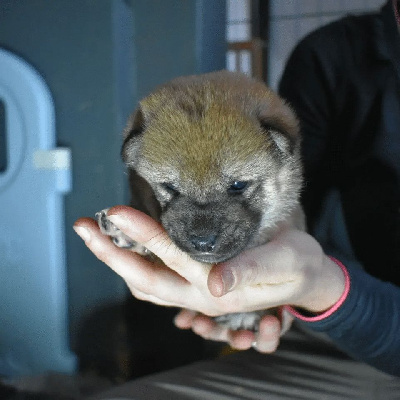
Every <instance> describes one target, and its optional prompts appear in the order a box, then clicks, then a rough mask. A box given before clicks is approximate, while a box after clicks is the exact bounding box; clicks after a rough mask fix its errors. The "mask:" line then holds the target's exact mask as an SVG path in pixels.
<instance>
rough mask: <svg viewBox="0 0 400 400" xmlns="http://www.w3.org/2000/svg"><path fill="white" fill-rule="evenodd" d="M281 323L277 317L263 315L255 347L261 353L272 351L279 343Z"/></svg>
mask: <svg viewBox="0 0 400 400" xmlns="http://www.w3.org/2000/svg"><path fill="white" fill-rule="evenodd" d="M280 332H281V324H280V321H279V319H278V318H277V317H275V316H273V315H265V316H264V317H263V318H262V319H261V321H260V325H259V331H258V334H257V337H256V346H254V347H255V349H256V350H257V351H259V352H261V353H273V352H274V351H275V350H276V349H277V348H278V345H279V340H280Z"/></svg>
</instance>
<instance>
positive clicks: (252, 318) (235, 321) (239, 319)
mask: <svg viewBox="0 0 400 400" xmlns="http://www.w3.org/2000/svg"><path fill="white" fill-rule="evenodd" d="M264 314H265V311H254V312H246V313H232V314H225V315H220V316H218V317H214V321H215V322H216V323H217V324H219V325H221V326H224V327H226V328H229V329H232V330H234V331H238V330H241V329H245V330H250V331H253V332H257V331H258V325H259V323H260V319H261V317H262V316H263V315H264Z"/></svg>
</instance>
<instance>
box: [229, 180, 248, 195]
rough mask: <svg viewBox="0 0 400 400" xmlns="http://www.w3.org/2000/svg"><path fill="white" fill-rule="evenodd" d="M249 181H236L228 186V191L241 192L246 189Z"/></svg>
mask: <svg viewBox="0 0 400 400" xmlns="http://www.w3.org/2000/svg"><path fill="white" fill-rule="evenodd" d="M247 184H248V182H244V181H234V182H233V183H232V184H231V186H229V188H228V193H232V194H241V193H243V192H244V191H245V189H246V187H247Z"/></svg>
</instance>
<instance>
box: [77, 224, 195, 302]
mask: <svg viewBox="0 0 400 400" xmlns="http://www.w3.org/2000/svg"><path fill="white" fill-rule="evenodd" d="M74 229H75V230H76V232H77V233H78V235H80V236H81V237H82V239H83V240H84V241H85V244H86V245H87V247H88V248H89V249H90V250H91V251H92V252H93V253H94V254H95V256H96V257H97V258H98V259H99V260H101V261H103V262H104V263H105V264H107V265H108V266H109V267H110V268H111V269H112V270H114V271H115V272H116V273H117V274H118V275H120V276H121V277H122V278H123V279H124V280H125V281H126V282H127V283H129V285H131V286H134V287H135V288H136V289H137V290H139V291H141V292H142V293H146V294H152V293H160V297H164V299H165V300H166V301H171V299H172V298H176V294H177V293H180V291H181V292H182V296H187V295H188V293H187V292H186V289H187V288H188V286H189V284H188V282H187V281H186V280H185V279H184V278H182V277H181V276H179V275H178V274H177V273H176V272H175V271H172V270H170V269H169V268H167V267H165V266H164V265H160V264H155V263H152V262H150V261H148V260H145V259H144V258H143V257H141V256H140V255H139V254H136V253H134V252H132V251H129V250H126V249H121V248H119V247H117V246H115V245H114V244H113V242H112V241H111V240H110V238H109V237H107V236H104V235H103V234H102V233H101V232H100V230H99V228H98V226H97V223H96V222H95V221H94V220H92V219H90V218H81V219H79V220H78V221H77V222H76V223H75V225H74Z"/></svg>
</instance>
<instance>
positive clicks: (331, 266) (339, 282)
mask: <svg viewBox="0 0 400 400" xmlns="http://www.w3.org/2000/svg"><path fill="white" fill-rule="evenodd" d="M323 268H324V269H325V271H324V272H325V274H324V279H323V280H322V281H323V282H322V284H321V285H319V290H318V291H317V292H316V293H317V294H314V295H313V296H312V297H313V298H312V300H309V301H308V302H306V304H305V305H302V306H301V309H297V308H295V307H293V306H285V308H286V310H287V311H289V312H290V313H291V314H293V315H294V316H295V317H297V318H299V319H301V320H303V321H309V322H313V321H319V320H322V319H324V318H327V317H329V316H330V315H332V314H333V313H334V312H335V311H337V310H338V309H339V308H340V306H341V305H342V304H343V303H344V301H345V300H346V298H347V295H348V293H349V290H350V276H349V273H348V271H347V269H346V267H345V266H344V265H343V264H342V263H341V262H340V261H338V260H336V259H335V258H333V257H328V256H326V260H325V262H324V265H323Z"/></svg>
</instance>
